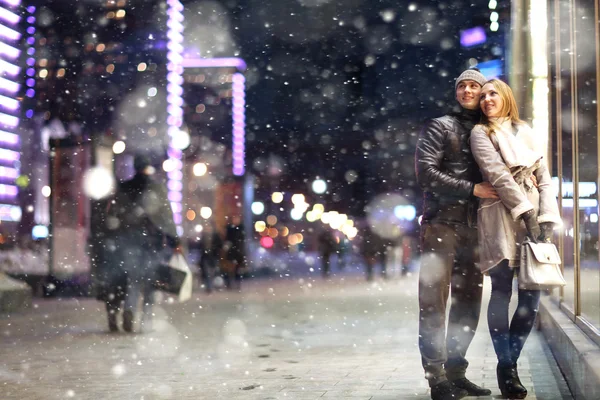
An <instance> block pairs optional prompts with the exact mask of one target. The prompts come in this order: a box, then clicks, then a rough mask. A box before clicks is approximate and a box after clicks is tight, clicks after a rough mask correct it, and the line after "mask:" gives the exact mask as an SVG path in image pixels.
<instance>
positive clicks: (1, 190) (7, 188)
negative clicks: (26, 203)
mask: <svg viewBox="0 0 600 400" xmlns="http://www.w3.org/2000/svg"><path fill="white" fill-rule="evenodd" d="M18 192H19V189H17V187H16V186H13V185H2V184H0V195H4V196H11V197H14V196H16V195H17V193H18Z"/></svg>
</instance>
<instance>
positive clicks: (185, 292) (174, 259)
mask: <svg viewBox="0 0 600 400" xmlns="http://www.w3.org/2000/svg"><path fill="white" fill-rule="evenodd" d="M154 287H155V288H156V289H158V290H162V291H165V292H167V293H171V294H174V295H176V296H177V298H178V300H179V301H180V302H184V301H187V300H189V299H190V298H191V297H192V271H191V270H190V267H189V265H188V263H187V261H186V259H185V257H184V256H183V254H181V253H179V252H176V253H174V254H173V256H171V259H170V260H169V262H168V263H166V264H161V265H160V266H159V268H158V271H157V274H156V284H155V285H154Z"/></svg>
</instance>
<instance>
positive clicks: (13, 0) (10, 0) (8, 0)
mask: <svg viewBox="0 0 600 400" xmlns="http://www.w3.org/2000/svg"><path fill="white" fill-rule="evenodd" d="M0 2H2V3H4V4H8V5H9V6H13V7H16V6H18V5H20V4H21V0H0Z"/></svg>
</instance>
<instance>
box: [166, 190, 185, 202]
mask: <svg viewBox="0 0 600 400" xmlns="http://www.w3.org/2000/svg"><path fill="white" fill-rule="evenodd" d="M168 196H169V200H170V201H173V202H178V203H181V200H182V199H183V195H182V194H181V191H174V190H169V194H168Z"/></svg>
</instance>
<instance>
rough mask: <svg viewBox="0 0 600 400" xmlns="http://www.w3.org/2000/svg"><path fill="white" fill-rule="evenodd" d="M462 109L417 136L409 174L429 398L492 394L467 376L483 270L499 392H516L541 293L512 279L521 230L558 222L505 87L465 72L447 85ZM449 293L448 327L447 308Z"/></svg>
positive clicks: (532, 140) (538, 161) (536, 236)
mask: <svg viewBox="0 0 600 400" xmlns="http://www.w3.org/2000/svg"><path fill="white" fill-rule="evenodd" d="M455 92H456V100H457V101H458V103H459V104H460V111H458V112H455V113H451V114H448V115H445V116H443V117H440V118H435V119H432V120H430V121H429V122H428V123H427V124H426V125H425V127H424V128H423V130H422V131H421V134H420V136H419V140H418V143H417V150H416V156H415V163H416V173H417V181H418V182H419V185H420V186H421V188H422V189H423V192H424V202H423V218H422V224H421V252H422V255H421V256H422V257H421V269H420V275H419V308H420V315H419V349H420V351H421V358H422V363H423V368H424V370H425V377H426V378H427V380H428V381H429V386H430V388H431V398H432V399H433V400H446V399H460V398H463V397H466V396H490V395H491V391H490V390H489V389H486V388H482V387H480V386H478V385H476V384H475V383H473V382H471V381H470V380H468V379H467V378H466V376H465V372H466V370H467V366H468V364H469V363H468V362H467V360H466V358H465V355H466V352H467V349H468V347H469V344H470V343H471V340H472V339H473V336H474V334H475V331H476V329H477V324H478V321H479V314H480V310H481V298H482V290H483V274H484V273H485V274H488V275H489V276H490V278H491V282H492V293H491V298H490V302H489V307H488V310H487V318H488V325H489V330H490V335H491V338H492V342H493V345H494V350H495V352H496V356H497V358H498V364H497V369H496V373H497V378H498V386H499V389H500V391H501V393H502V395H503V396H504V397H506V398H511V399H522V398H525V397H526V395H527V389H526V388H525V387H524V386H523V384H522V383H521V381H520V380H519V375H518V372H517V361H518V359H519V356H520V354H521V350H522V349H523V345H524V343H525V340H526V339H527V336H528V335H529V333H530V332H531V329H532V327H533V323H534V321H535V318H536V315H537V310H538V305H539V299H540V291H539V290H525V289H519V291H518V306H517V310H516V312H515V313H514V315H513V316H512V317H511V318H510V320H509V303H510V298H511V294H512V282H513V277H514V275H515V271H516V269H517V268H518V267H519V254H518V253H519V249H520V243H522V242H523V240H524V238H525V237H528V238H529V239H530V240H533V241H549V240H550V239H551V238H552V231H553V229H554V226H555V225H557V224H559V223H560V217H559V213H558V205H557V202H556V198H555V197H554V193H553V192H552V189H551V184H550V181H551V178H550V174H549V172H548V169H547V165H546V162H545V160H544V159H543V158H544V152H543V150H542V149H539V148H538V147H537V143H539V142H540V140H539V139H540V138H538V139H536V137H535V135H534V132H533V131H532V130H531V128H529V126H528V125H527V124H526V123H524V122H523V121H521V120H520V119H519V113H518V110H517V105H516V102H515V99H514V96H513V94H512V91H511V89H510V87H509V86H508V85H507V84H506V83H504V82H502V81H500V80H497V79H492V80H487V79H486V78H485V77H484V76H483V75H482V74H481V73H480V72H479V71H478V70H476V69H469V70H466V71H464V72H463V73H462V74H461V75H460V76H459V77H458V78H457V79H456V83H455ZM449 294H451V304H450V312H449V317H448V326H447V330H446V305H447V302H448V297H449Z"/></svg>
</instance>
